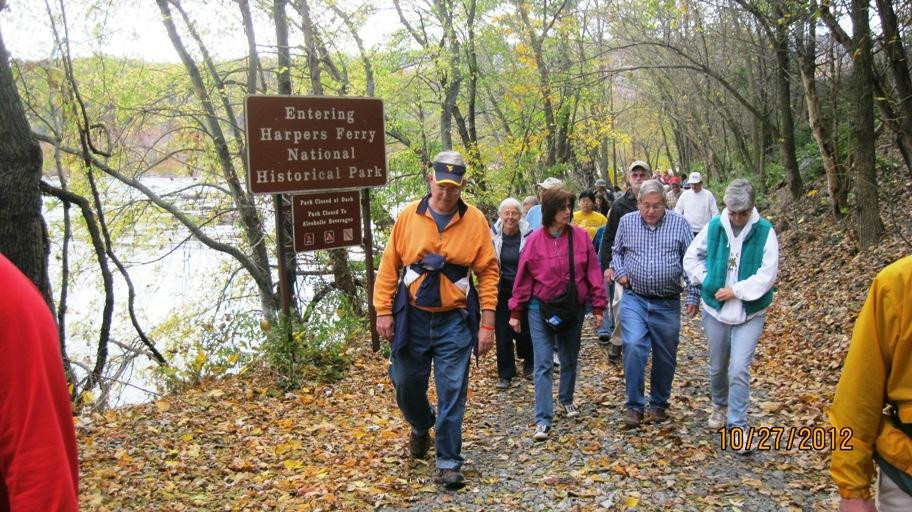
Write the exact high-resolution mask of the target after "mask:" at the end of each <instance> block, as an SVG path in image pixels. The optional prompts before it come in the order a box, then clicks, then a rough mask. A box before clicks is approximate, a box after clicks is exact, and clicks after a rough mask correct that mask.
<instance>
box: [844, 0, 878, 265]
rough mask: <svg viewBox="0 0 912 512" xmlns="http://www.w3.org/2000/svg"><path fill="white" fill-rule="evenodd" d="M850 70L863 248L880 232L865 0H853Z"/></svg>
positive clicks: (875, 240)
mask: <svg viewBox="0 0 912 512" xmlns="http://www.w3.org/2000/svg"><path fill="white" fill-rule="evenodd" d="M852 44H853V46H854V47H855V51H854V52H852V55H853V58H854V62H855V70H854V72H853V73H852V81H853V83H854V93H855V107H856V109H855V124H854V127H853V130H852V132H853V135H854V140H853V157H852V167H853V169H852V170H853V175H854V179H855V191H856V197H855V215H856V222H857V224H856V230H857V233H858V242H859V244H860V245H861V247H862V249H866V248H868V247H871V246H873V245H876V244H877V243H878V242H879V241H880V236H881V235H882V234H883V229H884V228H883V223H882V222H881V220H880V204H879V199H878V194H877V182H876V180H877V172H876V169H875V167H874V91H873V86H872V80H873V75H874V71H873V67H874V66H873V60H874V59H873V56H872V55H871V27H870V25H869V24H868V0H852Z"/></svg>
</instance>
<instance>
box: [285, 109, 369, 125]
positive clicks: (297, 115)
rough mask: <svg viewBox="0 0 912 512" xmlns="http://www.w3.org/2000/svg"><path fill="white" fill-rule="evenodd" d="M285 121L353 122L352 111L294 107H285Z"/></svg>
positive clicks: (353, 115)
mask: <svg viewBox="0 0 912 512" xmlns="http://www.w3.org/2000/svg"><path fill="white" fill-rule="evenodd" d="M285 119H289V120H291V119H302V120H307V121H314V120H316V121H345V122H347V123H348V124H352V123H354V122H355V111H354V110H340V109H337V108H329V109H313V108H308V109H307V110H304V109H301V108H294V107H285Z"/></svg>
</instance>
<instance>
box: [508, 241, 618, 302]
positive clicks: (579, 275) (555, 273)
mask: <svg viewBox="0 0 912 512" xmlns="http://www.w3.org/2000/svg"><path fill="white" fill-rule="evenodd" d="M568 227H570V228H572V229H573V252H574V258H573V259H574V264H575V265H576V267H575V268H574V271H575V272H576V290H577V294H578V296H579V301H580V307H582V304H584V303H585V302H586V299H590V300H591V301H592V309H593V310H594V312H595V313H601V312H602V310H603V309H605V303H606V302H607V300H606V298H605V281H604V278H603V277H602V268H601V266H600V265H599V259H598V256H596V255H595V248H593V247H592V242H591V241H590V240H589V235H588V234H587V233H586V230H585V229H582V228H578V227H575V226H568ZM567 242H568V240H567V237H566V236H561V237H558V238H554V237H553V236H551V234H550V233H548V229H547V228H540V229H536V230H535V231H533V232H532V234H531V235H529V238H528V240H526V246H525V247H524V248H523V252H522V255H521V256H520V257H519V268H518V269H517V271H516V280H515V281H514V283H513V296H512V297H510V301H509V302H508V303H507V305H508V306H509V308H510V311H511V316H512V317H514V318H519V317H521V316H522V311H523V310H525V309H526V306H528V304H529V301H530V300H531V299H532V297H533V296H535V297H537V298H538V299H539V300H551V299H554V298H556V297H558V296H560V294H562V293H564V290H565V289H566V286H567V281H568V280H569V279H570V265H569V263H568V261H567V251H568V249H569V247H568V243H567Z"/></svg>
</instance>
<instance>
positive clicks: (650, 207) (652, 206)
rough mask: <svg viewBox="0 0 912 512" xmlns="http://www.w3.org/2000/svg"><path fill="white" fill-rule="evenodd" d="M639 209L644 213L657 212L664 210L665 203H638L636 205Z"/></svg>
mask: <svg viewBox="0 0 912 512" xmlns="http://www.w3.org/2000/svg"><path fill="white" fill-rule="evenodd" d="M637 206H639V207H640V208H642V209H644V210H646V211H652V212H658V211H661V210H664V209H665V203H643V202H640V203H638V204H637Z"/></svg>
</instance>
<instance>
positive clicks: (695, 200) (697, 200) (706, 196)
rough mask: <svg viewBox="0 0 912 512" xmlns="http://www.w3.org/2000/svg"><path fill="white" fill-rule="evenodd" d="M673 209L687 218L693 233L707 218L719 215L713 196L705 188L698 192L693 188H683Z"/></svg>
mask: <svg viewBox="0 0 912 512" xmlns="http://www.w3.org/2000/svg"><path fill="white" fill-rule="evenodd" d="M674 210H675V211H676V212H678V213H680V214H681V215H683V216H684V218H685V219H687V222H689V223H690V229H691V231H693V232H694V233H696V232H698V231H700V230H702V229H703V228H704V227H705V226H706V224H707V223H708V222H709V219H711V218H713V217H715V216H716V215H719V207H718V206H717V205H716V198H715V196H713V194H712V192H710V191H709V190H706V189H705V188H704V189H702V190H700V192H694V191H693V189H689V190H685V191H684V192H683V193H682V194H681V197H679V198H678V202H677V204H675V208H674Z"/></svg>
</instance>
